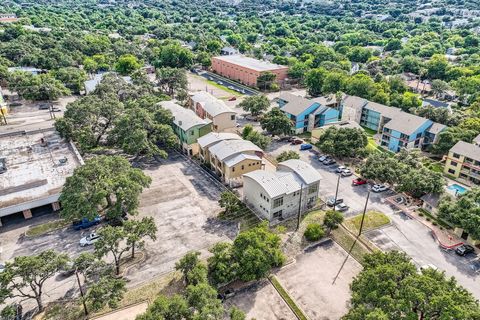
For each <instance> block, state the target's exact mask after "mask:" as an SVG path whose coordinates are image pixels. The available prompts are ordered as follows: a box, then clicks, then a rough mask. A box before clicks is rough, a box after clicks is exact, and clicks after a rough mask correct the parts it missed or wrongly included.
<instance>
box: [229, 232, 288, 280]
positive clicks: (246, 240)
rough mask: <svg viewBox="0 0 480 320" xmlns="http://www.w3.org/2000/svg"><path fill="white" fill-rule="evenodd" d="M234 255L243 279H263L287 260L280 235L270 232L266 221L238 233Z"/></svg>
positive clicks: (239, 273) (238, 274)
mask: <svg viewBox="0 0 480 320" xmlns="http://www.w3.org/2000/svg"><path fill="white" fill-rule="evenodd" d="M232 256H233V261H236V262H237V263H238V270H237V276H238V278H239V279H240V280H242V281H252V280H258V279H261V278H263V277H265V276H266V275H267V273H268V272H269V271H270V269H271V268H273V267H279V266H281V265H282V264H283V262H284V261H285V257H284V256H283V253H282V251H281V249H280V238H279V236H278V235H276V234H274V233H272V232H270V231H269V230H268V227H267V225H266V224H264V223H263V224H261V225H260V226H257V227H255V228H253V229H250V230H248V231H244V232H241V233H240V234H239V235H238V237H237V238H236V239H235V240H234V242H233V247H232Z"/></svg>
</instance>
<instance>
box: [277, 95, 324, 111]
mask: <svg viewBox="0 0 480 320" xmlns="http://www.w3.org/2000/svg"><path fill="white" fill-rule="evenodd" d="M278 99H280V100H283V101H286V102H287V104H285V105H284V106H283V107H282V108H281V110H282V111H283V112H287V113H289V114H292V115H294V116H298V115H299V114H301V113H302V112H304V111H305V110H306V109H307V108H309V107H310V106H311V105H312V104H314V103H315V102H314V101H311V100H309V99H306V98H304V97H300V96H297V95H294V94H291V93H289V92H285V93H282V94H281V95H280V96H279V97H278Z"/></svg>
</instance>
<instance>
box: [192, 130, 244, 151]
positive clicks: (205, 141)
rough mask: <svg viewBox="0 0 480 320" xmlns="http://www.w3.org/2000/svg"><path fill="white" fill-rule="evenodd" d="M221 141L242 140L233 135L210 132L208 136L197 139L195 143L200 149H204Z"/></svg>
mask: <svg viewBox="0 0 480 320" xmlns="http://www.w3.org/2000/svg"><path fill="white" fill-rule="evenodd" d="M223 140H242V138H241V137H240V136H239V135H238V134H235V133H229V132H210V133H209V134H206V135H204V136H203V137H200V138H198V140H197V142H198V145H199V146H200V147H201V148H205V147H209V146H211V145H213V144H215V143H217V142H220V141H223Z"/></svg>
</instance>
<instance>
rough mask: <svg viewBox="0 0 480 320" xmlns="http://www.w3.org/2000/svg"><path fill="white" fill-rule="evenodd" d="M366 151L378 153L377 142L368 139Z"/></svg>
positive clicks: (370, 138) (371, 138)
mask: <svg viewBox="0 0 480 320" xmlns="http://www.w3.org/2000/svg"><path fill="white" fill-rule="evenodd" d="M366 149H367V151H368V152H378V151H379V150H378V144H377V142H376V141H375V139H373V137H368V144H367V147H366Z"/></svg>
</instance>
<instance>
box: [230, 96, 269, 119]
mask: <svg viewBox="0 0 480 320" xmlns="http://www.w3.org/2000/svg"><path fill="white" fill-rule="evenodd" d="M238 106H239V107H241V108H242V109H243V110H245V111H247V112H250V114H251V115H252V116H254V117H256V116H259V115H260V114H262V113H263V112H264V111H266V110H267V109H268V107H270V101H269V100H268V98H267V97H266V96H264V95H256V96H250V97H247V98H245V100H243V101H242V102H240V103H239V104H238Z"/></svg>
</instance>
